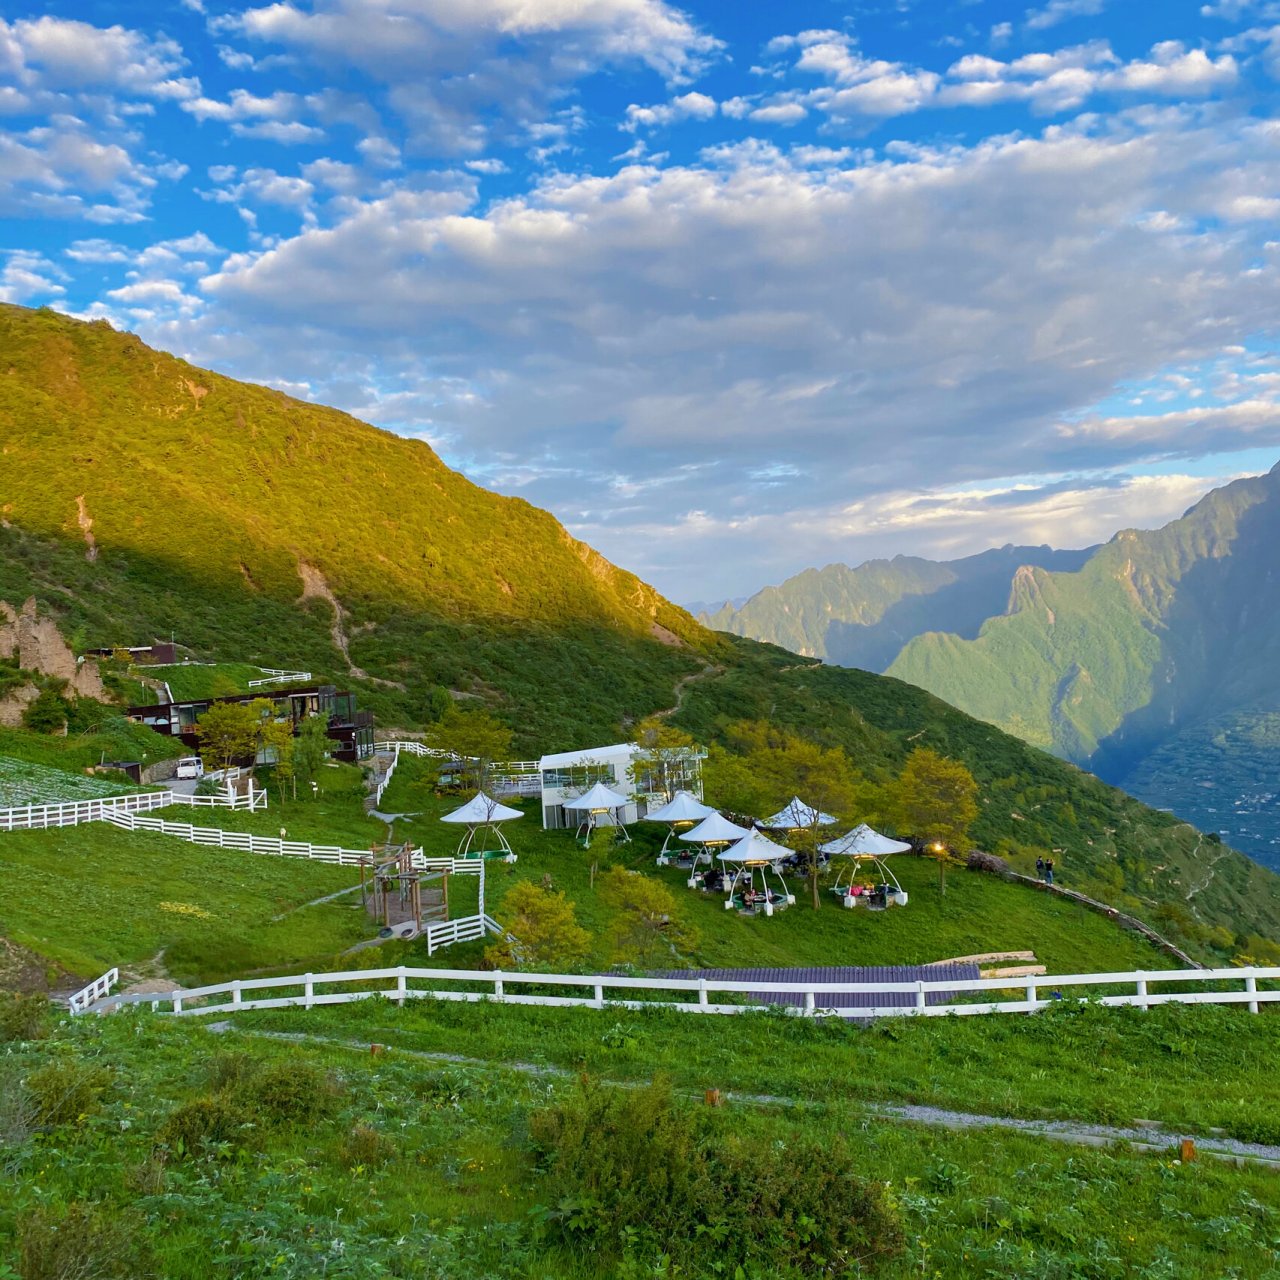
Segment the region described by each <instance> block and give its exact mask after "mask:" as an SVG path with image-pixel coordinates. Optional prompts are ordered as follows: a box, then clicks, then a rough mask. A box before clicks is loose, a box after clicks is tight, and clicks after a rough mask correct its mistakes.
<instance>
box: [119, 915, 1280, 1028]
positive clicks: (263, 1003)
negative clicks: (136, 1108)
mask: <svg viewBox="0 0 1280 1280" xmlns="http://www.w3.org/2000/svg"><path fill="white" fill-rule="evenodd" d="M467 926H470V927H471V928H472V929H475V928H477V927H478V928H479V933H475V934H473V933H466V934H465V935H464V934H463V933H462V932H461V931H462V930H463V929H464V927H467ZM433 927H436V928H440V929H442V930H444V929H453V930H454V931H455V934H456V936H455V937H453V938H450V939H449V940H450V941H460V940H461V939H462V937H463V936H466V937H473V936H481V935H482V934H483V932H484V931H485V930H491V931H494V932H501V928H500V926H498V925H497V924H496V923H495V922H494V921H492V920H491V919H490V918H489V917H488V916H486V915H484V914H483V912H482V913H481V914H480V915H479V916H472V917H469V918H467V919H464V920H454V921H449V922H448V923H447V924H444V925H440V926H433ZM437 945H444V942H443V941H440V942H438V943H437ZM410 980H412V981H415V982H431V983H441V982H449V983H461V984H466V985H468V986H469V987H473V988H476V989H475V990H462V991H457V990H448V991H446V990H440V989H439V988H438V987H435V986H432V987H410V986H409V982H410ZM1277 980H1280V966H1274V967H1270V968H1248V969H1154V970H1150V971H1137V972H1132V973H1077V974H1067V975H1064V976H1060V977H1039V978H1028V979H1026V980H1025V981H1019V982H1018V983H1016V984H1014V985H1013V986H1012V987H1011V985H1010V982H1009V980H1008V979H1007V978H976V979H960V980H955V979H946V980H941V981H936V982H928V981H916V982H761V981H741V980H732V981H731V980H728V979H721V978H715V979H711V978H697V977H689V978H635V977H630V976H625V975H620V974H566V973H503V972H501V971H497V970H495V971H492V972H485V971H480V970H475V969H411V968H406V967H404V966H401V967H399V968H396V969H358V970H354V971H352V972H343V973H306V974H295V975H294V976H292V977H284V978H254V979H249V980H238V981H235V982H223V983H218V984H216V985H214V986H208V987H193V988H191V989H189V990H186V991H174V992H165V993H163V994H161V995H138V996H123V997H120V998H119V1001H118V1003H119V1004H150V1005H151V1006H152V1008H155V1009H159V1008H160V1007H161V1005H164V1004H167V1005H169V1007H170V1011H172V1012H173V1013H181V1014H206V1013H225V1012H227V1011H229V1010H234V1009H278V1008H283V1007H285V1006H292V1005H298V1006H302V1007H304V1008H308V1009H309V1008H311V1007H312V1006H314V1005H324V1004H348V1003H350V1002H352V1001H355V1000H368V999H370V998H371V997H374V996H382V997H383V998H385V999H388V1000H396V1001H399V1002H400V1003H401V1004H403V1003H404V1002H405V1001H406V1000H462V1001H478V1000H496V1001H498V1002H500V1003H506V1004H533V1005H558V1006H579V1007H586V1008H595V1009H601V1008H604V1007H605V1005H606V1004H609V1005H614V1006H617V1007H620V1008H634V1009H652V1008H663V1009H673V1010H678V1011H681V1012H686V1013H722V1014H733V1013H745V1012H747V1011H749V1010H751V1009H761V1008H770V1007H772V1008H774V1009H777V1008H779V1007H781V1008H783V1009H784V1010H786V1011H787V1012H791V1013H794V1014H797V1015H802V1016H813V1015H816V1014H819V1013H827V1014H831V1015H835V1016H839V1017H843V1018H878V1017H893V1016H908V1017H910V1016H915V1017H938V1016H941V1015H945V1014H984V1013H1034V1012H1036V1011H1037V1010H1039V1009H1044V1008H1047V1007H1049V1006H1050V1005H1052V1004H1055V1003H1057V1001H1058V999H1059V998H1062V999H1067V998H1068V997H1066V996H1063V994H1062V990H1063V988H1080V987H1084V988H1089V987H1100V986H1110V987H1115V986H1131V987H1133V988H1134V990H1133V993H1132V994H1124V995H1101V996H1098V997H1096V1003H1098V1004H1102V1005H1133V1006H1136V1007H1137V1008H1140V1009H1148V1008H1150V1007H1151V1006H1153V1005H1159V1004H1243V1005H1247V1006H1248V1009H1249V1011H1250V1012H1251V1013H1257V1012H1258V1009H1259V1006H1260V1005H1262V1004H1264V1003H1273V1002H1277V1001H1280V989H1277V990H1260V989H1259V987H1258V983H1259V982H1260V981H1277ZM388 982H391V983H393V984H394V985H392V986H387V985H386V984H387V983H388ZM1167 983H1179V984H1183V985H1187V986H1193V987H1196V988H1198V989H1196V990H1191V991H1185V990H1183V991H1154V990H1152V988H1153V987H1155V986H1159V985H1160V984H1167ZM521 986H523V987H529V986H533V987H542V988H546V987H563V988H570V989H572V988H582V989H584V990H585V991H589V992H590V994H589V995H585V994H583V995H578V994H572V995H564V996H555V995H546V994H543V993H542V992H536V993H520V992H516V991H512V990H511V988H513V987H521ZM1214 986H1221V987H1224V988H1226V987H1229V988H1230V989H1222V990H1213V989H1210V988H1211V987H1214ZM334 987H345V988H347V989H346V990H341V991H335V990H332V989H331V988H334ZM353 987H354V988H355V989H354V990H353V989H351V988H353ZM1018 987H1021V988H1022V992H1023V994H1022V998H1021V999H1014V1000H1007V999H1006V1000H992V1001H975V1002H973V1003H964V1002H962V1001H958V1000H955V998H954V997H956V996H963V995H973V994H975V993H982V992H990V993H991V994H992V995H997V994H1004V993H1007V992H1009V991H1010V990H1011V989H1015V990H1016V989H1017V988H1018ZM290 988H293V991H292V992H290V993H289V994H284V995H279V996H263V997H260V998H253V999H248V1000H246V999H245V993H246V992H257V991H273V990H285V991H289V989H290ZM322 988H330V989H328V990H323V989H322ZM299 989H300V990H299ZM628 991H630V992H633V993H635V992H670V993H673V994H675V995H676V996H678V997H680V998H678V999H674V1000H654V999H646V1000H634V999H626V998H624V997H623V996H622V995H621V993H624V992H628ZM1043 991H1049V992H1050V995H1049V998H1045V997H1044V996H1043V995H1042V994H1041V992H1043ZM765 992H769V993H773V994H780V995H787V996H790V997H792V998H793V1000H794V1004H790V1005H782V1006H779V1005H776V1004H775V1005H771V1006H770V1005H762V1004H758V1003H752V1002H751V996H752V995H753V994H754V995H756V996H757V997H758V996H759V995H760V994H763V993H765ZM615 993H618V994H615ZM932 993H945V994H946V995H947V996H948V997H950V998H951V1001H950V1002H949V1003H946V1004H930V1003H929V1002H928V998H929V996H930V994H932ZM713 994H726V995H733V996H737V997H739V998H741V999H742V1000H743V1003H727V1004H726V1003H716V1002H714V1001H713V1000H712V999H711V996H712V995H713ZM841 995H860V996H863V997H867V998H870V999H871V1000H873V1001H874V1000H875V998H876V997H877V996H886V997H887V996H893V997H894V998H895V999H896V1000H898V1001H902V1000H904V999H905V1000H907V1003H905V1004H903V1003H887V1004H886V1003H872V1004H869V1005H866V1006H862V1007H844V1008H841V1007H835V1006H833V1004H832V1001H833V999H835V998H836V997H838V996H841ZM227 996H229V997H230V999H221V1000H219V997H227ZM116 1003H117V1002H116V1001H114V1000H113V1001H111V1002H110V1004H111V1005H113V1006H114V1005H115V1004H116Z"/></svg>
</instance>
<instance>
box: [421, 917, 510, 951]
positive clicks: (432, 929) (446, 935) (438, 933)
mask: <svg viewBox="0 0 1280 1280" xmlns="http://www.w3.org/2000/svg"><path fill="white" fill-rule="evenodd" d="M502 932H503V929H502V926H501V925H499V924H498V923H497V922H496V921H494V920H493V919H492V918H491V917H490V916H487V915H477V916H462V917H461V918H459V919H457V920H433V921H432V922H431V923H430V924H426V925H424V926H423V928H422V934H421V936H422V937H424V938H425V939H426V940H427V955H429V956H430V955H434V954H435V953H436V952H437V951H438V950H439V949H440V948H441V947H447V946H449V945H451V944H452V943H454V942H472V941H474V940H475V939H477V938H483V937H484V935H485V934H486V933H502Z"/></svg>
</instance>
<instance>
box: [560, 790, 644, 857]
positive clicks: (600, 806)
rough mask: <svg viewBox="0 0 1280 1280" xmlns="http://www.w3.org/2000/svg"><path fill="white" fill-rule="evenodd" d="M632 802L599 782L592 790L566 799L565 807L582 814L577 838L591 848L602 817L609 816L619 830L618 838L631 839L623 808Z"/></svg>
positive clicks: (586, 847) (585, 847)
mask: <svg viewBox="0 0 1280 1280" xmlns="http://www.w3.org/2000/svg"><path fill="white" fill-rule="evenodd" d="M630 803H631V802H630V801H629V800H628V799H627V797H626V796H624V795H619V794H618V792H616V791H614V790H612V789H611V788H610V787H606V786H605V785H604V783H603V782H597V783H596V784H595V786H594V787H592V788H591V790H590V791H586V792H584V793H583V794H582V795H580V796H577V797H576V798H574V799H572V800H566V801H565V802H564V807H565V808H566V809H571V810H573V812H575V813H578V814H580V815H581V817H580V819H579V821H578V831H577V838H578V839H579V840H581V841H582V847H583V848H584V849H589V848H591V833H592V832H593V831H594V830H595V829H596V828H597V827H598V826H599V825H600V819H601V818H602V817H608V818H609V820H610V823H611V824H612V825H613V826H614V827H616V828H617V830H618V839H619V840H627V841H630V839H631V836H630V835H629V834H628V832H627V826H626V823H625V822H623V820H622V810H623V809H625V808H626V806H627V805H628V804H630Z"/></svg>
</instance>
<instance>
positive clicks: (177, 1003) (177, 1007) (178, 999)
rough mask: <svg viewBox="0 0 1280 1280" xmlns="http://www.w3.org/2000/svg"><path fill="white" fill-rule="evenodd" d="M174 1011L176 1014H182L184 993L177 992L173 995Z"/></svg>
mask: <svg viewBox="0 0 1280 1280" xmlns="http://www.w3.org/2000/svg"><path fill="white" fill-rule="evenodd" d="M173 1011H174V1013H181V1012H182V992H181V991H175V992H174V993H173Z"/></svg>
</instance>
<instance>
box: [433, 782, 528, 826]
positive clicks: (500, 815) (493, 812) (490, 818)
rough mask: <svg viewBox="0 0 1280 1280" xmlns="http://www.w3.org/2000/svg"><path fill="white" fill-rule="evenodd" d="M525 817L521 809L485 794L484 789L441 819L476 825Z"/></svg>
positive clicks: (442, 820)
mask: <svg viewBox="0 0 1280 1280" xmlns="http://www.w3.org/2000/svg"><path fill="white" fill-rule="evenodd" d="M523 817H524V814H523V813H521V812H520V810H519V809H512V808H511V807H510V806H509V805H505V804H501V803H499V802H498V801H497V800H495V799H494V798H493V797H492V796H487V795H485V793H484V792H483V791H477V792H476V793H475V795H473V796H472V797H471V799H470V800H468V801H467V803H466V804H464V805H463V806H462V808H461V809H455V810H454V811H453V812H452V813H446V814H445V815H444V816H443V817H442V818H441V819H440V821H441V822H458V823H465V824H466V825H467V826H469V827H474V826H479V825H480V824H482V823H486V822H510V821H511V819H512V818H523Z"/></svg>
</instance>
